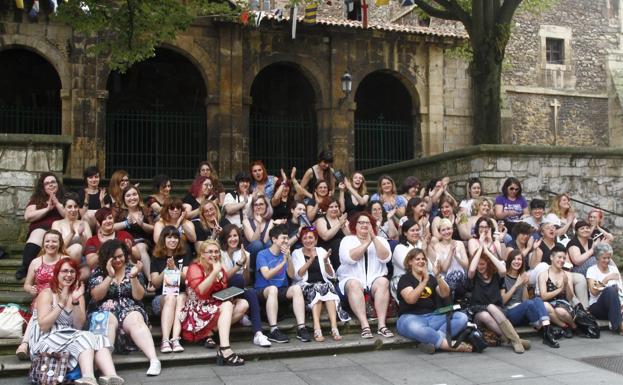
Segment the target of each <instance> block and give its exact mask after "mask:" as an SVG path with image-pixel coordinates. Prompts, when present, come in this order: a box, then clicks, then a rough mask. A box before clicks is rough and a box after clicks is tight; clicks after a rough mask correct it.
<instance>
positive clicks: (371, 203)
mask: <svg viewBox="0 0 623 385" xmlns="http://www.w3.org/2000/svg"><path fill="white" fill-rule="evenodd" d="M376 204H378V205H380V206H381V213H382V214H381V225H383V224H385V222H387V211H385V207H384V206H383V202H381V201H369V202H368V204H367V205H366V212H368V213H370V214H372V206H374V205H376ZM374 223H376V219H375V220H374Z"/></svg>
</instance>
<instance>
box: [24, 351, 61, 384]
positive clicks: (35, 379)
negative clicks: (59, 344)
mask: <svg viewBox="0 0 623 385" xmlns="http://www.w3.org/2000/svg"><path fill="white" fill-rule="evenodd" d="M68 369H69V352H58V353H47V352H43V353H37V354H35V357H34V358H33V360H32V366H31V367H30V372H29V373H28V378H29V379H30V382H31V383H33V384H37V385H59V384H67V383H68V379H67V378H66V374H67V370H68Z"/></svg>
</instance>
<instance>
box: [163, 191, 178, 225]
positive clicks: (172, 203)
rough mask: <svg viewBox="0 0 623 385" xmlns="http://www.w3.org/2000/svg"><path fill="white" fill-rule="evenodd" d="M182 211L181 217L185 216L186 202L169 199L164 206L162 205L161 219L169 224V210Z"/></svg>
mask: <svg viewBox="0 0 623 385" xmlns="http://www.w3.org/2000/svg"><path fill="white" fill-rule="evenodd" d="M171 208H174V209H180V215H184V202H183V201H182V200H181V199H180V198H177V197H175V198H171V197H169V198H167V199H165V200H164V204H163V205H162V210H160V218H162V219H163V220H164V222H169V221H170V220H171V216H170V215H169V209H171Z"/></svg>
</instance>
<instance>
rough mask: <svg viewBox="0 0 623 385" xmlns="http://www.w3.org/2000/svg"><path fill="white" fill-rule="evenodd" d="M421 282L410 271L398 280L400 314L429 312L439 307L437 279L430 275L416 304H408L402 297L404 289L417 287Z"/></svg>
mask: <svg viewBox="0 0 623 385" xmlns="http://www.w3.org/2000/svg"><path fill="white" fill-rule="evenodd" d="M419 284H420V281H418V279H417V278H415V277H414V276H413V273H411V272H410V271H409V272H407V273H405V274H404V275H403V276H402V277H400V280H399V281H398V314H399V315H403V314H429V313H432V312H433V311H435V309H437V303H438V299H437V291H436V289H437V280H436V279H435V277H433V276H432V275H430V276H429V277H428V283H427V284H426V287H425V288H424V290H423V291H422V294H420V298H419V299H418V300H417V302H416V303H414V304H408V303H407V302H406V301H405V300H404V299H403V298H402V290H403V289H405V288H407V287H412V288H414V289H415V288H416V287H417V286H418V285H419Z"/></svg>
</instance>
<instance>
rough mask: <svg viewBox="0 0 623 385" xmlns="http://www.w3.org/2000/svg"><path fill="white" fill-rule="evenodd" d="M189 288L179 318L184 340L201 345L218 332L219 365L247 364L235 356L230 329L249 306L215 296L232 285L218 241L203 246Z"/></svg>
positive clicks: (191, 271) (190, 274) (193, 265)
mask: <svg viewBox="0 0 623 385" xmlns="http://www.w3.org/2000/svg"><path fill="white" fill-rule="evenodd" d="M186 285H187V290H186V292H187V294H188V301H187V302H186V306H184V308H183V309H182V311H181V312H180V315H179V317H180V321H181V322H182V338H184V340H186V341H190V342H197V341H200V340H202V339H206V338H207V337H209V336H210V335H211V334H212V332H213V330H215V329H218V334H219V342H220V346H219V348H218V350H217V352H216V363H217V365H228V366H240V365H244V359H242V357H240V356H239V355H237V354H236V353H234V351H233V350H232V349H231V347H230V345H229V330H230V328H231V325H232V324H234V323H236V322H238V321H240V319H241V318H242V316H243V315H244V314H245V313H246V312H247V309H248V308H249V304H248V303H247V301H246V300H244V299H241V298H236V299H232V300H228V301H221V300H218V299H216V298H214V297H213V296H212V294H214V293H216V292H218V291H220V290H223V289H226V288H227V287H228V286H229V282H228V277H227V271H226V270H225V268H224V267H223V265H222V264H221V248H220V247H219V244H218V242H217V241H215V240H213V239H208V240H207V241H205V242H203V243H202V244H201V248H200V250H199V254H198V255H197V258H196V259H195V261H194V262H193V263H191V264H190V266H189V267H188V273H187V274H186Z"/></svg>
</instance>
